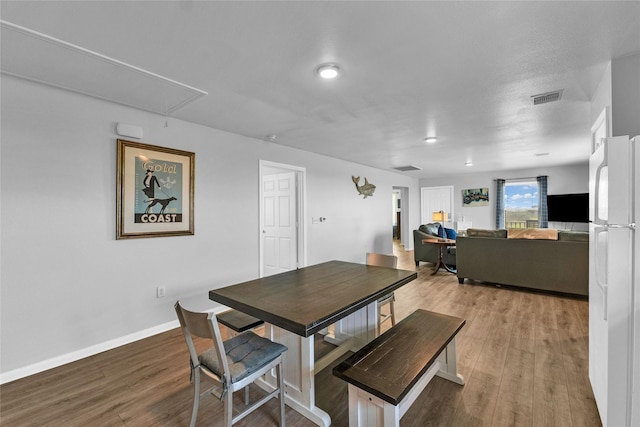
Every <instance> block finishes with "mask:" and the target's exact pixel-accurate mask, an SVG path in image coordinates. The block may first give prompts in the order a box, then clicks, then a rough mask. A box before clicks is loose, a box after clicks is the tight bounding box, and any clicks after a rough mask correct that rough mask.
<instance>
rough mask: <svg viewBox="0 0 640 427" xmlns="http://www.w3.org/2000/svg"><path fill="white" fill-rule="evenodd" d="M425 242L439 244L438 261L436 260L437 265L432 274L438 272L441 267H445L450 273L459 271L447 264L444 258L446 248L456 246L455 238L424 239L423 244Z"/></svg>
mask: <svg viewBox="0 0 640 427" xmlns="http://www.w3.org/2000/svg"><path fill="white" fill-rule="evenodd" d="M425 243H427V244H430V245H436V246H438V261H437V262H436V266H435V267H434V268H433V273H431V275H432V276H433V275H434V274H436V273H437V272H438V270H440V268H444V269H445V270H447V271H448V272H449V273H453V274H456V273H457V272H456V270H454V269H452V268H450V267H449V266H448V265H447V264H445V263H444V260H443V257H444V250H445V249H446V248H448V247H451V246H455V245H456V241H455V240H452V239H443V238H433V239H423V240H422V244H425Z"/></svg>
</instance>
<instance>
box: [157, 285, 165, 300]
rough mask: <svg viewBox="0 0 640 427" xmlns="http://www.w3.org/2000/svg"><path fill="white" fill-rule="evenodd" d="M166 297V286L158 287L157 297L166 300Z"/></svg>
mask: <svg viewBox="0 0 640 427" xmlns="http://www.w3.org/2000/svg"><path fill="white" fill-rule="evenodd" d="M164 296H165V288H164V286H158V288H157V289H156V297H157V298H164Z"/></svg>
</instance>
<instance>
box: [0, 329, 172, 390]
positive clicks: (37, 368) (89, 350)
mask: <svg viewBox="0 0 640 427" xmlns="http://www.w3.org/2000/svg"><path fill="white" fill-rule="evenodd" d="M178 326H180V324H179V323H178V321H177V320H173V321H171V322H167V323H163V324H162V325H158V326H154V327H152V328H149V329H144V330H142V331H139V332H135V333H133V334H129V335H125V336H123V337H120V338H116V339H113V340H110V341H106V342H103V343H100V344H96V345H92V346H90V347H86V348H83V349H81V350H77V351H73V352H71V353H67V354H63V355H61V356H56V357H52V358H51V359H47V360H43V361H42V362H37V363H34V364H32V365H29V366H24V367H22V368H18V369H14V370H13V371H8V372H3V373H1V374H0V384H5V383H8V382H11V381H15V380H19V379H20V378H25V377H28V376H29V375H33V374H37V373H39V372H43V371H46V370H48V369H53V368H57V367H58V366H62V365H66V364H67V363H71V362H75V361H76V360H80V359H84V358H85V357H89V356H93V355H95V354H98V353H102V352H103V351H107V350H112V349H114V348H116V347H120V346H123V345H125V344H130V343H132V342H135V341H138V340H141V339H144V338H148V337H150V336H153V335H157V334H161V333H162V332H166V331H169V330H171V329H174V328H177V327H178Z"/></svg>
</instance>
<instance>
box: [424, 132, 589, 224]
mask: <svg viewBox="0 0 640 427" xmlns="http://www.w3.org/2000/svg"><path fill="white" fill-rule="evenodd" d="M588 143H589V141H588V140H587V141H585V144H588ZM539 175H547V176H548V177H549V181H548V184H549V186H548V193H549V194H568V193H588V192H589V164H588V163H584V164H575V165H568V166H562V167H549V168H539V169H522V170H511V171H501V172H498V173H493V172H490V173H471V174H468V175H461V176H455V177H440V178H434V179H421V180H420V187H437V186H442V185H453V199H454V219H457V218H458V216H459V215H464V217H465V221H471V222H472V223H473V228H487V229H494V228H495V212H496V209H495V198H494V197H495V194H496V193H495V191H496V185H495V181H494V180H495V179H497V178H504V179H516V178H528V177H536V176H539ZM485 187H486V188H489V206H480V207H462V190H464V189H468V188H485ZM549 226H550V227H554V226H557V227H558V228H572V226H573V229H574V230H578V229H584V227H586V225H585V226H582V225H577V224H575V225H573V224H550V225H549Z"/></svg>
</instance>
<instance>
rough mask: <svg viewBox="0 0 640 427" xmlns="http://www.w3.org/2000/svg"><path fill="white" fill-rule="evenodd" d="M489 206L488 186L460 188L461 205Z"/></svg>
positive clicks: (464, 206)
mask: <svg viewBox="0 0 640 427" xmlns="http://www.w3.org/2000/svg"><path fill="white" fill-rule="evenodd" d="M473 206H489V189H488V188H469V189H467V190H462V207H463V208H468V207H473Z"/></svg>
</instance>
